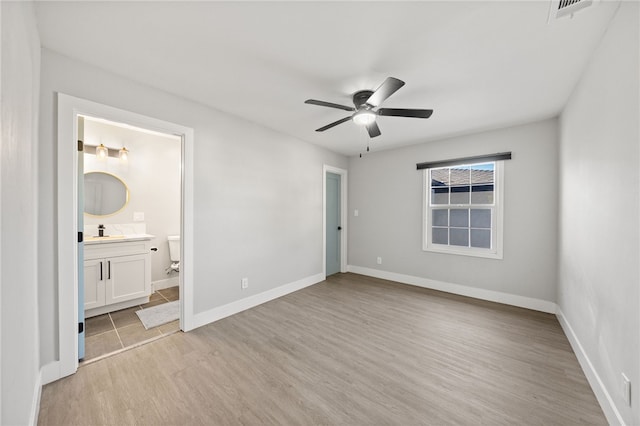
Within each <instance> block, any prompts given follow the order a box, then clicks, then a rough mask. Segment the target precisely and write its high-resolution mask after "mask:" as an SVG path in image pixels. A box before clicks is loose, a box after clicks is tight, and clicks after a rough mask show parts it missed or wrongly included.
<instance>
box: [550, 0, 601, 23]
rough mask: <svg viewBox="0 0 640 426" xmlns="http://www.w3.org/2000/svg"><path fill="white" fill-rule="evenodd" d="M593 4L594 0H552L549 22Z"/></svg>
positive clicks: (571, 14)
mask: <svg viewBox="0 0 640 426" xmlns="http://www.w3.org/2000/svg"><path fill="white" fill-rule="evenodd" d="M592 4H593V0H551V6H550V7H549V19H548V21H547V22H551V21H554V20H556V19H558V18H562V17H563V16H573V14H574V13H576V12H577V11H579V10H582V9H584V8H585V7H589V6H591V5H592Z"/></svg>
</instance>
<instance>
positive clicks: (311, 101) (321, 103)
mask: <svg viewBox="0 0 640 426" xmlns="http://www.w3.org/2000/svg"><path fill="white" fill-rule="evenodd" d="M304 103H305V104H309V105H318V106H324V107H329V108H338V109H342V110H345V111H355V110H356V109H355V108H354V107H350V106H346V105H340V104H334V103H331V102H325V101H317V100H315V99H307V100H306V101H304Z"/></svg>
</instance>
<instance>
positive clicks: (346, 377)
mask: <svg viewBox="0 0 640 426" xmlns="http://www.w3.org/2000/svg"><path fill="white" fill-rule="evenodd" d="M38 423H39V424H40V425H73V424H79V425H87V424H93V425H97V424H110V425H122V424H148V425H159V424H172V425H183V424H207V425H226V424H247V425H254V424H295V425H310V424H326V425H336V424H353V425H382V424H394V425H417V424H428V425H447V424H462V425H478V424H487V425H502V424H505V425H507V424H508V425H524V424H526V425H572V424H581V425H585V424H599V425H604V424H606V420H605V418H604V416H603V414H602V411H601V409H600V407H599V406H598V403H597V402H596V399H595V397H594V395H593V392H592V391H591V389H590V388H589V385H588V384H587V381H586V379H585V376H584V374H583V373H582V371H581V369H580V367H579V365H578V362H577V360H576V357H575V355H574V354H573V352H572V351H571V348H570V346H569V343H568V341H567V339H566V337H565V336H564V334H563V332H562V330H561V328H560V325H559V324H558V321H557V320H556V318H555V317H554V316H553V315H548V314H543V313H539V312H533V311H528V310H525V309H519V308H514V307H509V306H504V305H499V304H494V303H490V302H483V301H478V300H473V299H468V298H464V297H459V296H454V295H450V294H446V293H440V292H436V291H431V290H426V289H421V288H415V287H410V286H404V285H401V284H396V283H392V282H389V281H384V280H379V279H375V278H368V277H363V276H360V275H354V274H339V275H337V276H333V277H330V278H329V279H328V280H327V281H325V282H323V283H321V284H317V285H315V286H312V287H309V288H306V289H304V290H301V291H298V292H296V293H293V294H290V295H287V296H285V297H282V298H280V299H277V300H274V301H272V302H269V303H266V304H264V305H261V306H258V307H256V308H253V309H250V310H248V311H245V312H242V313H239V314H237V315H234V316H232V317H229V318H226V319H223V320H221V321H218V322H216V323H214V324H210V325H208V326H205V327H201V328H199V329H197V330H194V331H192V332H190V333H176V334H172V335H170V336H168V337H166V338H163V339H161V340H158V341H155V342H153V343H150V344H147V345H144V346H142V347H138V348H136V349H133V350H130V351H127V352H124V353H122V354H119V355H117V356H114V357H111V358H107V359H105V360H102V361H97V362H95V363H93V364H89V365H86V366H83V367H81V368H80V369H79V370H78V372H77V373H76V374H75V375H74V376H72V377H68V378H65V379H62V380H59V381H57V382H55V383H52V384H49V385H47V386H45V387H44V389H43V391H42V399H41V408H40V416H39V421H38Z"/></svg>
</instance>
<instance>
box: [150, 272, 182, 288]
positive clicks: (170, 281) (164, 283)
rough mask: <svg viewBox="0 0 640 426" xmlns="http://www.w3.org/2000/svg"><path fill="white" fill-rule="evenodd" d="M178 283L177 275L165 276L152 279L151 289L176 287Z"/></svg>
mask: <svg viewBox="0 0 640 426" xmlns="http://www.w3.org/2000/svg"><path fill="white" fill-rule="evenodd" d="M179 284H180V277H178V276H177V275H176V276H175V277H171V278H167V279H164V280H158V281H153V282H152V283H151V288H152V289H153V291H156V290H162V289H164V288H169V287H176V286H177V285H179Z"/></svg>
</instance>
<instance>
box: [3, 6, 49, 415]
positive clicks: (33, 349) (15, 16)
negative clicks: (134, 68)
mask: <svg viewBox="0 0 640 426" xmlns="http://www.w3.org/2000/svg"><path fill="white" fill-rule="evenodd" d="M0 8H1V11H2V12H1V15H2V72H1V74H2V82H1V87H2V107H1V113H2V146H1V151H0V174H1V178H0V204H1V205H2V215H1V221H0V235H2V243H1V247H0V265H1V268H0V291H1V298H0V300H1V303H2V308H1V309H2V313H1V321H0V323H1V325H2V326H1V327H2V328H1V333H2V342H1V345H2V360H1V362H2V368H1V369H0V374H1V378H2V398H1V400H2V405H1V406H2V415H1V419H0V423H1V424H3V425H9V424H11V425H14V424H28V423H32V422H33V421H34V419H35V416H36V414H37V413H36V409H37V406H36V403H37V401H38V397H39V392H40V366H39V358H38V353H39V348H38V345H39V341H38V339H39V336H38V299H37V289H38V288H37V283H38V282H37V261H38V259H37V257H38V256H37V246H36V244H37V234H38V228H37V218H36V212H37V211H38V200H37V195H38V183H37V157H36V150H37V147H38V135H37V120H38V101H39V99H38V97H39V79H40V39H39V36H38V32H37V29H36V26H35V16H34V11H33V4H32V3H30V2H0Z"/></svg>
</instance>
